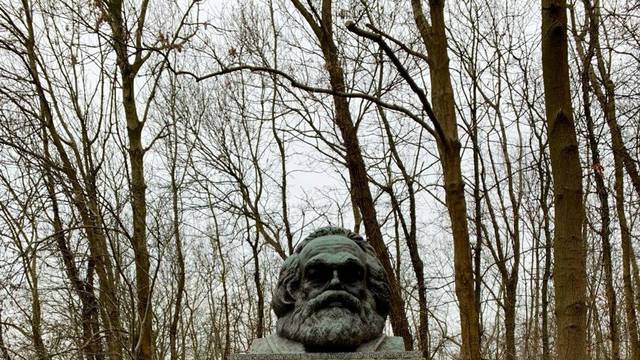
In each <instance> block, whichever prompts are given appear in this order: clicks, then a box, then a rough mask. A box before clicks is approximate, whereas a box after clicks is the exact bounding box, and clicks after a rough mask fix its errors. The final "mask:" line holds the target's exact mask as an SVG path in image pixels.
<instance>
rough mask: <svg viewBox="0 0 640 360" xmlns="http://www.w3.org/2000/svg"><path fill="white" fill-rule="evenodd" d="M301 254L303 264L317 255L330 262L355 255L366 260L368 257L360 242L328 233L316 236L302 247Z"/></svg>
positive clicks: (362, 260)
mask: <svg viewBox="0 0 640 360" xmlns="http://www.w3.org/2000/svg"><path fill="white" fill-rule="evenodd" d="M299 256H300V260H302V263H303V264H304V263H306V262H307V261H309V260H310V259H312V258H316V257H322V258H323V259H325V260H329V261H330V262H333V261H335V262H341V261H344V260H346V259H347V258H354V257H355V258H357V259H358V260H360V261H361V262H364V261H365V258H366V254H365V252H364V251H363V250H362V249H361V248H360V246H358V244H356V243H355V242H354V241H353V240H351V239H348V238H346V237H344V236H341V235H326V236H321V237H318V238H315V239H313V240H311V241H310V242H309V243H308V244H307V245H306V246H305V247H304V249H302V251H301V252H300V255H299ZM331 260H333V261H331Z"/></svg>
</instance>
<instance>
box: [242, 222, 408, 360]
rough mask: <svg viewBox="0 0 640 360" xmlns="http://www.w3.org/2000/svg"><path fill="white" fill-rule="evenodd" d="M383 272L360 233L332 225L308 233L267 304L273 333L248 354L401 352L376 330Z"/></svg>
mask: <svg viewBox="0 0 640 360" xmlns="http://www.w3.org/2000/svg"><path fill="white" fill-rule="evenodd" d="M388 298H389V286H388V283H387V278H386V274H385V272H384V269H383V268H382V265H381V264H380V261H379V260H378V259H377V258H376V256H375V253H374V251H373V248H372V247H371V245H369V243H367V242H366V241H365V240H364V239H363V238H362V237H361V236H360V235H358V234H356V233H354V232H352V231H350V230H347V229H342V228H338V227H324V228H321V229H319V230H316V231H314V232H313V233H312V234H310V235H309V236H308V237H306V238H305V239H304V240H303V241H302V242H301V243H300V245H298V246H297V247H296V249H295V251H294V253H293V254H292V255H291V256H289V257H288V258H287V259H286V260H285V262H284V264H283V266H282V269H281V271H280V277H279V279H278V285H277V288H276V290H275V293H274V294H273V300H272V302H271V307H272V308H273V311H274V312H275V314H276V316H277V317H278V320H277V323H276V327H277V334H275V335H271V336H268V337H266V338H261V339H256V340H255V341H254V342H253V344H252V345H251V348H250V349H249V352H251V353H304V352H354V351H357V352H373V351H404V344H403V342H402V339H401V338H399V337H389V336H385V335H383V333H382V330H383V328H384V324H385V321H386V318H387V314H388V312H389V300H388Z"/></svg>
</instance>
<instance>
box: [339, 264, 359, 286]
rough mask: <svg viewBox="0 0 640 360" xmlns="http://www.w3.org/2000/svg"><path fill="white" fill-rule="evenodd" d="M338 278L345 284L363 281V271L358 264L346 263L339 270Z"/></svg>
mask: <svg viewBox="0 0 640 360" xmlns="http://www.w3.org/2000/svg"><path fill="white" fill-rule="evenodd" d="M339 276H340V280H342V281H343V282H345V283H354V282H357V281H361V280H362V279H364V269H363V268H362V266H360V264H356V263H347V264H344V265H343V266H342V267H341V268H340V274H339Z"/></svg>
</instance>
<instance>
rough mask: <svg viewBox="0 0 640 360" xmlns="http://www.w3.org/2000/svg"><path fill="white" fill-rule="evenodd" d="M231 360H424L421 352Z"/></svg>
mask: <svg viewBox="0 0 640 360" xmlns="http://www.w3.org/2000/svg"><path fill="white" fill-rule="evenodd" d="M231 360H424V359H423V358H422V354H421V353H420V352H419V351H376V352H342V353H293V354H292V353H289V354H233V355H231Z"/></svg>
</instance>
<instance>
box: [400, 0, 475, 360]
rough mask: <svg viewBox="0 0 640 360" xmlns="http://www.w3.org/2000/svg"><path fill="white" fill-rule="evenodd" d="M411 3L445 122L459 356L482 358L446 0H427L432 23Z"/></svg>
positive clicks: (437, 109)
mask: <svg viewBox="0 0 640 360" xmlns="http://www.w3.org/2000/svg"><path fill="white" fill-rule="evenodd" d="M411 5H412V11H413V17H414V20H415V22H416V25H417V28H418V30H419V32H420V35H421V37H422V40H423V42H424V44H425V46H426V47H427V52H428V54H429V60H430V63H429V74H430V81H431V87H432V88H431V91H432V92H431V103H432V104H433V112H434V115H435V118H436V119H437V122H438V123H439V125H440V126H441V128H442V135H441V136H442V138H439V139H436V140H437V142H438V152H439V155H440V163H441V164H442V171H443V175H444V188H445V200H446V204H447V210H448V212H449V219H450V220H451V227H452V232H453V251H454V256H453V263H454V271H455V288H456V296H457V298H458V306H459V310H460V328H461V332H462V349H461V354H460V355H461V356H460V357H461V359H464V360H479V359H480V351H481V348H480V325H479V319H478V310H477V305H476V300H475V283H474V279H473V264H472V260H471V245H470V243H469V229H468V223H467V205H466V200H465V197H464V181H463V179H462V170H461V158H460V147H461V145H460V141H459V137H458V129H457V122H456V113H455V101H454V98H453V88H452V86H451V76H450V73H449V56H448V53H447V52H448V48H447V37H446V32H445V21H444V1H430V2H429V10H430V15H431V25H429V24H428V22H427V20H426V18H425V16H424V12H423V10H422V4H421V1H420V0H412V1H411Z"/></svg>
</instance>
